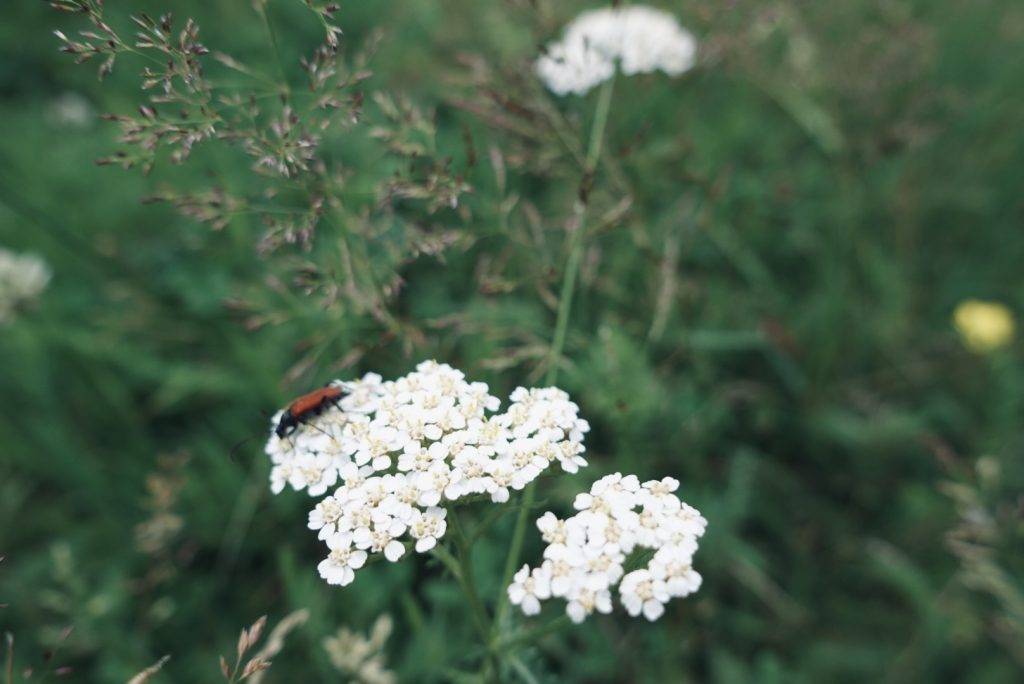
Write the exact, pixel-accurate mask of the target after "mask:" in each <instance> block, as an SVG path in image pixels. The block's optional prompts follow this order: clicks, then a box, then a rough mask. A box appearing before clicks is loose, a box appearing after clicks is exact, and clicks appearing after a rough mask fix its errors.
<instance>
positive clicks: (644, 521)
mask: <svg viewBox="0 0 1024 684" xmlns="http://www.w3.org/2000/svg"><path fill="white" fill-rule="evenodd" d="M678 488H679V481H678V480H675V479H674V478H665V479H663V480H651V481H649V482H645V483H643V484H642V485H641V484H640V481H639V479H638V478H637V477H636V476H634V475H627V476H625V477H623V476H622V475H621V474H619V473H614V474H612V475H608V476H606V477H603V478H601V479H600V480H598V481H597V482H595V483H594V484H593V485H592V486H591V488H590V491H589V492H583V493H581V494H579V495H577V496H576V499H575V501H574V502H573V507H574V508H575V509H576V510H577V511H578V512H577V513H576V514H575V515H573V516H572V517H570V518H568V519H567V520H560V519H558V518H557V517H556V516H555V515H554V514H553V513H551V512H548V513H545V514H544V515H542V516H541V517H540V518H539V519H538V520H537V529H539V530H540V532H541V536H542V537H543V539H544V541H545V542H547V547H546V548H545V549H544V562H543V563H542V564H541V566H540V568H538V569H537V570H535V571H534V572H537V571H540V572H541V573H543V577H544V578H545V579H546V580H547V582H548V585H549V587H550V595H551V596H553V597H558V598H561V599H564V600H565V601H566V608H565V610H566V613H567V614H568V616H569V618H570V619H571V620H572V621H573V622H577V623H578V622H582V621H583V620H584V619H586V617H587V616H588V615H590V614H591V613H593V612H595V611H596V612H599V613H607V612H609V611H611V593H610V591H611V589H612V588H613V587H614V586H615V585H616V584H618V589H619V598H620V600H621V601H622V604H623V606H625V608H626V611H627V612H628V613H629V614H630V615H633V616H638V615H641V614H643V616H644V617H646V618H647V619H648V620H657V619H658V618H659V617H661V615H662V614H663V613H664V612H665V604H666V603H668V601H669V600H671V599H673V598H682V597H684V596H688V595H690V594H692V593H693V592H695V591H697V589H699V588H700V584H701V577H700V575H699V574H698V573H697V572H696V571H694V569H693V567H692V560H693V554H694V553H695V552H696V551H697V540H698V539H699V538H700V537H701V536H702V535H703V534H704V529H705V527H706V526H707V521H706V520H705V519H704V518H703V517H702V516H701V515H700V513H699V512H698V511H697V509H695V508H693V507H692V506H689V505H687V504H685V503H683V502H681V501H680V500H679V499H678V498H677V497H676V496H675V494H674V492H675V491H676V489H678ZM636 548H648V549H653V550H654V551H655V553H654V556H653V557H652V558H651V560H650V562H649V563H648V566H647V567H646V568H644V569H641V570H634V571H633V572H630V573H625V568H624V566H625V565H626V563H627V556H628V555H629V554H631V553H633V552H634V550H635V549H636ZM624 573H625V574H624ZM528 576H530V569H529V566H524V567H523V569H521V570H520V571H519V573H518V574H517V575H516V578H515V581H514V582H513V583H512V584H511V585H510V586H509V587H508V592H509V598H510V599H511V600H512V602H513V603H515V604H517V605H521V607H522V609H523V612H525V613H526V614H527V615H533V614H536V613H537V612H539V606H535V605H534V603H533V602H532V601H531V602H529V603H527V602H526V600H525V598H524V597H525V596H526V593H525V592H526V588H525V578H526V577H528ZM534 595H535V597H536V599H537V600H544V597H542V596H540V595H539V594H534Z"/></svg>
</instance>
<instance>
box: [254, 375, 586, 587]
mask: <svg viewBox="0 0 1024 684" xmlns="http://www.w3.org/2000/svg"><path fill="white" fill-rule="evenodd" d="M334 384H335V385H337V386H339V387H341V388H343V389H344V390H345V391H346V392H347V394H346V395H345V396H343V397H342V398H341V399H340V401H339V402H338V404H337V405H336V406H333V407H330V408H329V409H328V410H326V411H324V412H322V413H320V414H319V415H317V416H315V417H313V418H312V419H311V420H309V421H308V422H305V423H300V425H299V427H298V429H297V430H296V431H295V432H293V433H292V434H289V435H285V436H283V437H279V436H278V435H277V434H273V433H272V434H271V437H270V440H269V441H268V442H267V448H266V452H267V454H268V455H269V456H270V458H271V461H272V462H273V464H274V465H273V468H272V469H271V473H270V483H271V489H272V490H273V492H274V493H275V494H276V493H279V492H280V491H281V490H283V489H284V487H285V486H286V485H290V486H291V487H292V488H293V489H296V490H303V489H304V490H306V491H307V492H308V493H309V494H310V495H311V496H322V495H324V494H326V493H327V491H328V490H329V489H331V488H335V487H336V485H339V484H340V486H337V487H336V488H335V489H334V491H333V493H331V494H330V495H328V496H326V497H325V498H324V499H323V500H322V501H320V502H319V503H318V504H317V505H316V507H315V508H314V509H313V510H312V511H311V512H310V514H309V528H310V529H312V530H316V531H317V532H318V535H319V538H320V539H322V540H324V541H326V543H327V546H328V548H329V549H330V553H329V555H328V556H327V558H326V559H325V560H324V561H323V562H321V563H320V565H319V568H318V569H319V571H320V575H321V576H322V577H323V578H324V579H326V580H327V582H329V583H331V584H340V585H346V584H349V583H350V582H352V580H353V579H354V576H355V571H356V570H357V569H359V568H360V567H362V566H363V564H364V563H365V562H366V560H367V556H368V554H369V553H383V554H384V556H385V557H386V558H387V559H388V560H390V561H397V560H398V559H399V558H401V557H402V556H403V555H404V554H405V551H406V544H405V543H404V542H403V537H405V536H406V535H407V536H408V537H409V538H411V540H412V542H413V544H414V546H415V549H416V551H417V552H419V553H424V552H427V551H429V550H430V549H432V548H433V547H434V546H435V545H436V544H437V541H438V540H439V539H440V538H441V537H443V536H444V534H445V530H446V527H447V524H446V520H445V517H446V510H445V509H444V508H443V507H442V506H443V505H444V502H446V501H456V500H459V499H463V498H466V497H470V496H485V497H489V498H490V500H491V501H494V502H496V503H500V502H504V501H507V500H508V498H509V490H510V489H516V490H519V489H522V488H523V487H525V486H526V485H527V484H528V483H529V482H531V481H532V480H534V479H535V478H536V477H538V476H539V475H540V474H541V473H542V472H543V471H544V470H545V469H546V468H547V467H548V466H549V465H551V464H552V463H555V462H557V463H558V464H559V465H560V466H561V467H562V469H563V470H565V471H567V472H571V473H574V472H576V471H577V470H578V469H579V468H580V467H581V466H585V465H586V464H587V462H586V460H585V459H584V458H583V456H582V454H583V451H584V447H583V435H584V434H585V433H586V432H587V431H588V430H589V429H590V426H589V425H588V424H587V422H586V421H585V420H582V419H580V418H579V416H578V410H579V409H578V407H577V406H576V404H574V403H573V402H571V401H569V397H568V395H567V394H566V393H565V392H563V391H562V390H559V389H557V388H554V387H548V388H544V389H525V388H522V387H520V388H518V389H516V390H515V391H514V392H513V393H512V395H511V397H510V399H511V405H510V406H509V408H508V410H507V411H506V412H504V413H498V414H496V413H495V412H496V411H497V410H498V409H499V408H500V407H501V402H500V401H499V400H498V398H497V397H494V396H491V395H490V394H489V393H488V387H487V385H486V384H484V383H482V382H472V383H471V382H467V381H466V380H465V376H464V375H463V373H462V372H461V371H458V370H456V369H454V368H452V367H451V366H448V365H447V364H439V363H437V362H434V361H425V362H423V363H421V364H419V365H418V366H417V367H416V370H415V371H414V372H413V373H410V374H409V375H406V376H404V377H402V378H399V379H398V380H395V381H389V382H384V381H383V380H382V378H381V376H379V375H377V374H374V373H370V374H367V375H365V376H364V377H363V378H362V379H361V380H357V381H354V382H336V383H334ZM280 417H281V413H279V414H278V415H277V416H275V417H274V421H273V424H274V425H276V424H277V422H278V420H279V419H280Z"/></svg>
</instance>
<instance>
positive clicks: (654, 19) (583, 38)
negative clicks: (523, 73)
mask: <svg viewBox="0 0 1024 684" xmlns="http://www.w3.org/2000/svg"><path fill="white" fill-rule="evenodd" d="M696 53H697V41H696V39H695V38H694V37H693V35H692V34H691V33H690V32H688V31H687V30H685V29H684V28H683V27H681V26H680V25H679V22H678V21H676V19H675V17H673V16H672V15H671V14H669V13H667V12H663V11H661V10H658V9H655V8H653V7H647V6H644V5H629V6H626V7H614V8H605V9H597V10H590V11H587V12H584V13H583V14H580V15H579V16H578V17H576V18H575V19H574V20H573V21H572V22H571V23H570V24H569V25H568V26H567V27H566V29H565V33H564V35H563V36H562V40H560V41H558V42H554V43H551V44H549V45H548V46H547V48H546V50H545V53H544V54H543V55H542V56H541V57H540V58H539V59H538V60H537V63H536V67H535V68H536V70H537V75H538V76H539V77H540V79H541V80H542V81H543V82H544V84H545V85H546V86H547V87H548V89H549V90H551V92H553V93H555V94H556V95H567V94H569V93H573V94H576V95H583V94H585V93H586V92H587V91H589V90H590V89H591V88H593V87H594V86H596V85H599V84H600V83H602V82H604V81H607V80H608V79H609V78H611V77H612V76H613V75H614V74H615V68H616V65H618V67H619V68H620V69H621V70H622V73H623V74H626V75H627V76H629V75H633V74H641V73H651V72H653V71H657V70H659V69H660V70H661V71H663V72H665V73H666V74H668V75H669V76H679V75H680V74H682V73H684V72H686V71H688V70H689V69H690V68H691V67H693V64H694V60H695V56H696Z"/></svg>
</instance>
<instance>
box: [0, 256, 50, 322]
mask: <svg viewBox="0 0 1024 684" xmlns="http://www.w3.org/2000/svg"><path fill="white" fill-rule="evenodd" d="M51 275H52V274H51V272H50V267H49V266H47V265H46V262H45V261H43V260H42V259H41V258H39V257H37V256H35V255H34V254H15V253H14V252H11V251H8V250H6V249H3V248H2V247H0V323H4V322H6V321H8V320H10V319H12V318H13V317H14V314H15V313H16V312H17V310H18V309H19V308H21V307H22V306H24V305H25V304H27V303H29V302H31V301H32V300H34V299H36V298H37V297H38V296H39V294H40V293H41V292H42V291H43V290H45V289H46V286H47V284H49V282H50V277H51Z"/></svg>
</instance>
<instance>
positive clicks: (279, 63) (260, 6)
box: [256, 0, 291, 98]
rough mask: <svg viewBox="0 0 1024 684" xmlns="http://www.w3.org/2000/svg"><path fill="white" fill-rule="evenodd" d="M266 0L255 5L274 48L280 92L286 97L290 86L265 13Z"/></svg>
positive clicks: (275, 39)
mask: <svg viewBox="0 0 1024 684" xmlns="http://www.w3.org/2000/svg"><path fill="white" fill-rule="evenodd" d="M267 1H268V0H260V2H258V3H257V4H256V7H257V9H258V11H259V13H260V17H262V19H263V26H264V27H266V29H267V35H268V36H270V45H271V46H272V47H273V48H274V57H275V58H276V59H277V70H278V71H279V72H281V83H280V86H281V94H282V95H284V96H285V97H286V98H287V97H288V96H289V95H290V94H291V88H290V87H289V86H288V76H287V75H286V73H285V70H284V59H283V58H282V57H281V48H280V46H279V45H278V42H277V32H276V31H274V25H273V24H271V23H270V17H269V16H268V15H267Z"/></svg>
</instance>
